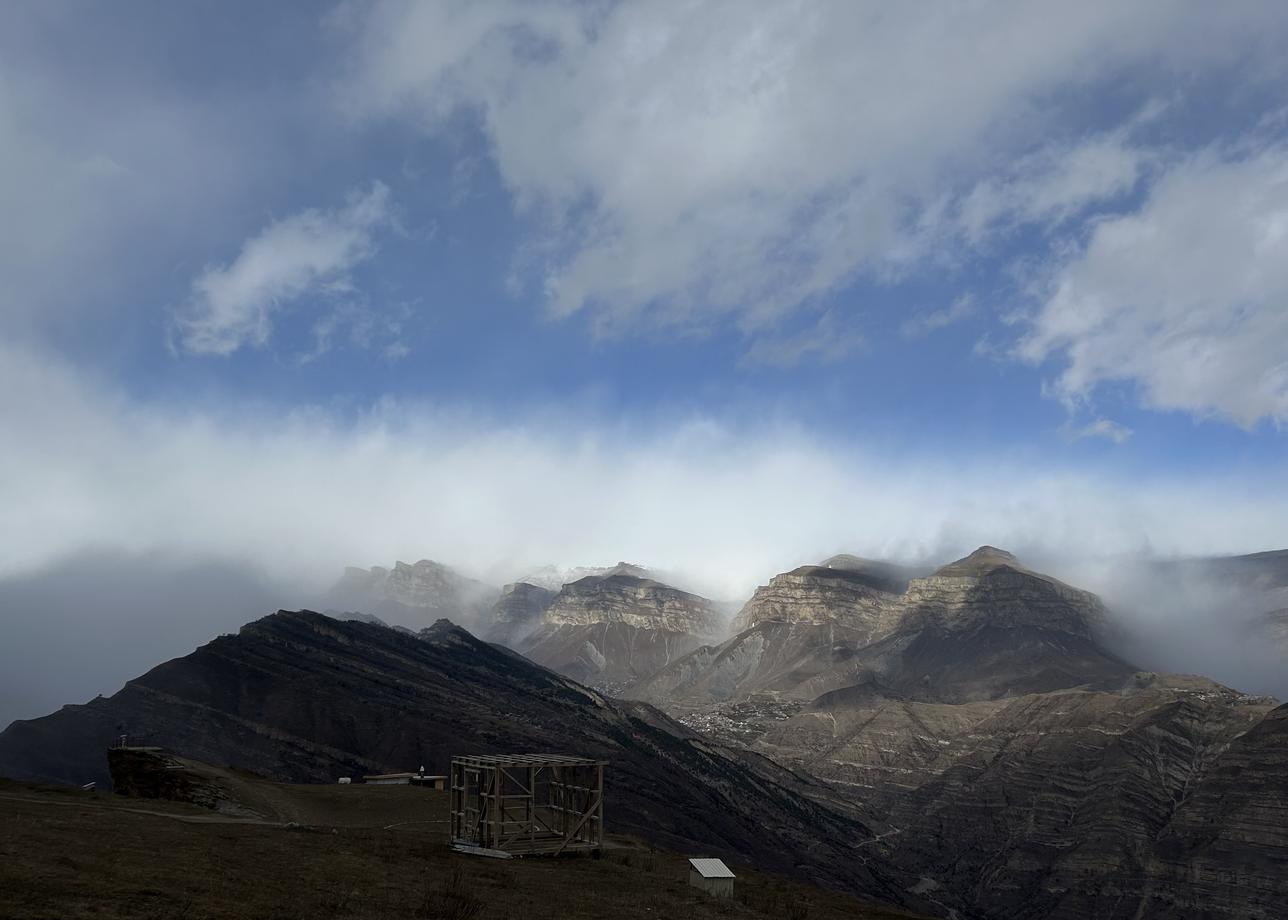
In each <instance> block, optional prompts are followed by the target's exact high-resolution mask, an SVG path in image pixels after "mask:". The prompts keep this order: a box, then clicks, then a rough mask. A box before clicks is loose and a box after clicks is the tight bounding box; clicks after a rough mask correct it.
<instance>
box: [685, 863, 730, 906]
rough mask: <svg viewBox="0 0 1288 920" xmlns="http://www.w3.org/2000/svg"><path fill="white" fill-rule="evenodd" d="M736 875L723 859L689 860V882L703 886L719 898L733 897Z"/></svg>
mask: <svg viewBox="0 0 1288 920" xmlns="http://www.w3.org/2000/svg"><path fill="white" fill-rule="evenodd" d="M734 878H735V876H734V874H733V873H732V872H730V871H729V867H728V866H726V865H725V864H724V860H722V859H714V858H707V859H704V858H698V859H690V860H689V884H690V885H692V886H693V887H694V888H701V889H702V890H703V891H705V892H706V893H707V894H709V895H714V896H715V897H717V898H732V897H733V880H734Z"/></svg>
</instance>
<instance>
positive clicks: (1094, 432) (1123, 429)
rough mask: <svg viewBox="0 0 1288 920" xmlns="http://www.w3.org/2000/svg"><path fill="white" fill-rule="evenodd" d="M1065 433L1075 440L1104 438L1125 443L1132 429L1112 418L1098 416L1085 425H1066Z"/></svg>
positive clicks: (1117, 442)
mask: <svg viewBox="0 0 1288 920" xmlns="http://www.w3.org/2000/svg"><path fill="white" fill-rule="evenodd" d="M1065 430H1066V433H1067V434H1068V436H1069V437H1070V438H1071V439H1073V440H1075V441H1081V440H1083V439H1085V438H1104V439H1105V440H1106V441H1112V442H1113V443H1115V444H1125V443H1127V441H1128V440H1129V439H1130V438H1131V436H1132V430H1131V429H1130V428H1128V427H1127V426H1126V425H1124V424H1122V423H1121V422H1115V421H1114V420H1113V419H1107V418H1098V419H1095V420H1094V421H1092V422H1089V423H1087V424H1086V425H1082V426H1080V427H1078V426H1070V427H1067V428H1066V429H1065Z"/></svg>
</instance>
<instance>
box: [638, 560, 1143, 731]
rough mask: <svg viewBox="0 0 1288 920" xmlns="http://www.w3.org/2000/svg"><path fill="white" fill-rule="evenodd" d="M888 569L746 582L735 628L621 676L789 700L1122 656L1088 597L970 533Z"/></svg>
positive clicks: (1073, 669)
mask: <svg viewBox="0 0 1288 920" xmlns="http://www.w3.org/2000/svg"><path fill="white" fill-rule="evenodd" d="M898 586H899V583H898V582H895V581H893V580H891V579H888V578H876V577H873V574H872V573H871V572H870V571H866V572H864V571H847V570H843V569H833V568H830V567H825V566H802V567H801V568H798V569H794V570H793V571H791V572H787V573H784V574H782V575H778V576H775V577H774V578H773V579H771V580H770V582H769V584H768V585H765V586H763V587H761V588H759V589H757V591H756V593H755V595H754V596H753V597H752V598H751V600H750V601H748V602H747V604H746V606H744V607H743V609H742V611H741V612H740V613H739V614H738V616H737V617H736V618H735V620H734V623H733V627H732V628H733V630H734V632H735V635H734V636H733V638H731V639H728V640H726V641H725V642H724V643H722V644H720V645H718V646H716V647H715V648H714V649H711V650H702V651H699V652H697V653H696V654H695V655H694V656H693V658H691V659H682V660H680V661H677V662H675V663H674V664H673V665H670V666H668V667H666V668H665V669H663V670H662V671H659V672H658V673H657V674H654V675H652V676H650V677H648V678H646V679H645V680H642V681H640V682H638V683H637V684H636V685H634V686H632V687H631V688H630V692H632V693H634V694H636V695H638V696H639V697H640V698H642V699H649V700H654V701H656V702H658V703H659V704H664V705H671V706H676V705H688V706H702V705H708V704H712V703H717V702H722V701H726V700H733V699H738V698H744V697H747V696H750V695H752V694H757V693H762V694H763V693H769V694H773V695H775V696H777V697H787V698H791V699H797V700H801V701H809V700H813V699H815V698H817V697H819V696H821V695H822V694H826V693H830V692H832V691H838V690H843V689H844V688H846V687H852V686H867V685H871V686H875V687H877V688H879V689H880V690H881V692H885V693H889V694H894V695H896V696H899V697H901V698H908V699H917V700H923V701H926V702H946V703H959V702H970V701H973V700H987V699H993V698H996V697H999V696H1006V695H1014V694H1018V693H1028V692H1041V691H1045V690H1052V689H1060V688H1064V687H1072V686H1079V685H1084V684H1086V685H1094V686H1099V687H1107V686H1111V685H1115V684H1116V683H1117V682H1121V680H1122V679H1123V678H1125V677H1126V676H1127V675H1128V674H1130V673H1131V672H1132V671H1133V670H1134V669H1133V668H1132V667H1131V666H1130V665H1128V664H1127V663H1125V662H1122V661H1120V660H1119V659H1118V658H1117V657H1116V656H1114V655H1113V654H1111V653H1110V652H1108V651H1106V650H1105V649H1104V647H1103V646H1102V645H1101V644H1099V642H1098V641H1097V636H1098V635H1099V634H1100V632H1102V631H1103V630H1104V629H1105V625H1106V624H1105V611H1104V607H1103V605H1102V604H1101V603H1100V600H1099V599H1098V598H1097V597H1096V596H1095V595H1094V594H1091V593H1089V592H1086V591H1081V590H1079V589H1077V588H1073V587H1070V586H1069V585H1066V584H1063V583H1062V582H1059V581H1057V580H1056V579H1054V578H1050V577H1049V576H1046V575H1042V574H1040V573H1037V572H1032V571H1030V570H1029V569H1027V568H1025V567H1024V566H1023V565H1021V564H1020V563H1019V562H1018V561H1017V560H1016V559H1015V558H1014V557H1013V556H1012V555H1011V554H1010V553H1007V552H1004V551H1002V550H998V549H995V548H993V547H981V548H980V549H978V550H976V551H975V552H974V553H972V554H971V555H969V556H967V557H965V558H963V559H960V560H958V561H957V562H954V563H952V564H950V565H947V566H944V567H943V568H941V569H939V570H937V571H935V572H933V573H931V574H929V575H927V576H925V577H921V578H910V579H909V580H908V581H907V582H906V583H903V590H902V592H901V593H897V592H896V591H894V590H893V589H894V588H895V587H898Z"/></svg>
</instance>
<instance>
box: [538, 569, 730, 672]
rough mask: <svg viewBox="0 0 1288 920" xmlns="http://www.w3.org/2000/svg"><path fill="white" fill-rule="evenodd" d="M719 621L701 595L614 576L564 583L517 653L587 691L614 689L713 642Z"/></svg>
mask: <svg viewBox="0 0 1288 920" xmlns="http://www.w3.org/2000/svg"><path fill="white" fill-rule="evenodd" d="M720 630H721V619H720V616H719V614H718V613H717V612H716V610H715V608H714V607H713V606H712V604H711V602H710V601H709V600H707V599H706V598H704V597H699V596H698V595H696V594H690V593H688V592H687V591H681V590H680V589H678V588H673V587H671V586H670V585H664V584H662V583H660V582H657V581H653V580H652V579H647V578H639V577H637V576H634V575H626V574H614V575H602V576H587V577H585V578H581V579H578V580H577V581H575V582H572V583H570V584H566V585H564V586H563V589H562V590H560V592H559V594H558V595H557V596H555V597H554V599H553V600H552V601H551V602H550V604H549V605H548V606H547V607H546V609H545V611H544V612H543V613H542V615H541V617H540V622H539V624H538V625H537V626H536V628H535V629H534V630H532V631H531V632H530V633H529V634H527V635H526V636H524V637H522V638H521V639H519V640H518V642H517V644H516V646H515V647H516V648H517V649H518V650H519V651H521V652H523V654H525V655H527V656H528V657H529V658H531V659H532V660H533V661H536V662H537V663H539V664H543V665H545V666H546V667H549V668H552V669H554V670H556V671H559V672H560V673H561V674H566V675H568V676H570V677H573V678H575V679H577V680H581V681H584V682H586V683H589V684H591V685H592V686H596V687H601V688H606V689H617V688H618V687H620V686H621V685H624V684H625V683H626V682H630V681H635V680H638V679H640V678H642V677H646V676H648V675H650V674H653V673H655V672H656V671H658V670H660V669H661V668H664V667H666V666H667V665H668V664H670V663H671V662H672V661H675V660H677V659H679V658H681V657H683V656H684V655H686V654H688V653H689V652H691V651H693V650H694V649H696V648H697V647H699V646H700V645H702V644H703V643H704V642H710V641H714V640H715V639H716V638H717V637H718V635H719V633H720Z"/></svg>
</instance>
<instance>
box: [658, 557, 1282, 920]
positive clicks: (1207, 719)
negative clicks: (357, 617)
mask: <svg viewBox="0 0 1288 920" xmlns="http://www.w3.org/2000/svg"><path fill="white" fill-rule="evenodd" d="M739 620H740V623H741V624H742V625H744V626H745V628H744V629H743V631H742V632H741V633H739V634H738V635H737V636H735V637H734V638H732V639H730V640H729V641H727V642H725V643H723V644H722V645H720V646H716V647H714V648H711V647H707V648H703V649H700V650H698V651H696V652H694V653H693V654H692V655H689V656H687V657H686V658H684V659H681V660H680V661H679V662H676V663H675V664H674V665H672V666H670V667H668V668H666V669H664V670H663V671H662V672H660V673H659V674H658V675H656V676H654V677H653V678H651V679H648V680H645V681H642V682H640V683H638V684H637V685H636V686H635V687H634V688H633V690H634V692H636V693H638V694H639V695H640V696H641V697H643V698H648V699H654V700H657V701H658V702H659V703H660V704H662V705H664V706H665V708H667V709H668V710H669V711H670V712H672V713H673V714H674V715H677V716H679V717H680V718H682V720H683V721H684V722H685V723H686V724H689V725H692V726H694V727H697V728H700V729H701V730H703V731H705V732H708V733H709V734H711V735H713V736H716V737H719V738H721V739H723V740H725V741H726V742H729V743H736V744H741V745H743V746H745V747H746V748H748V749H749V750H752V751H755V752H758V753H762V754H765V755H767V756H769V757H771V758H773V759H774V760H776V761H778V762H780V763H782V764H784V765H787V766H790V767H792V768H793V769H796V770H798V771H805V772H808V773H810V774H811V775H814V776H816V777H818V778H820V779H823V780H824V781H826V782H828V783H830V784H832V786H833V788H835V789H836V790H837V791H838V793H839V794H842V795H844V796H846V797H848V798H850V799H851V800H852V801H854V802H856V803H862V804H863V806H864V807H865V809H867V810H868V812H869V813H870V814H874V815H880V816H882V818H883V822H884V823H882V824H881V826H880V829H881V834H880V839H879V841H878V842H877V843H876V844H874V846H873V850H874V851H877V852H880V853H881V854H882V855H883V856H884V857H885V858H886V859H887V860H888V861H889V862H891V863H892V864H894V865H897V866H898V867H899V868H900V870H901V871H902V872H903V873H904V874H903V876H902V879H903V885H904V886H905V887H907V888H913V889H915V890H917V891H919V892H921V893H922V894H923V895H925V896H926V897H927V898H933V899H935V900H936V901H937V902H938V904H939V905H940V909H941V910H942V911H945V912H947V911H956V913H957V916H958V917H960V918H985V917H990V918H991V917H1008V918H1009V917H1014V918H1030V917H1032V918H1037V917H1044V918H1045V917H1059V918H1070V920H1071V918H1075V917H1090V916H1095V917H1110V918H1123V920H1126V918H1143V917H1152V916H1177V917H1179V916H1184V917H1190V916H1196V917H1218V916H1219V917H1230V918H1233V917H1243V916H1247V917H1254V918H1264V920H1269V918H1271V917H1275V916H1280V915H1281V914H1282V913H1283V911H1284V910H1285V908H1288V876H1285V874H1284V873H1283V871H1282V869H1283V860H1284V859H1285V856H1286V854H1285V850H1284V846H1285V840H1284V834H1283V833H1282V832H1280V830H1279V827H1280V826H1279V825H1278V824H1276V823H1275V821H1276V820H1277V819H1278V816H1280V815H1282V813H1283V810H1284V809H1285V808H1288V753H1285V751H1284V750H1283V749H1282V748H1280V749H1278V750H1276V749H1275V747H1274V744H1273V742H1272V740H1271V739H1282V733H1283V724H1282V723H1283V716H1282V714H1281V713H1280V712H1279V711H1278V710H1276V711H1275V712H1273V713H1272V712H1271V709H1272V707H1273V706H1274V702H1273V701H1271V700H1268V699H1265V698H1255V697H1249V696H1246V695H1244V694H1241V693H1238V692H1236V691H1233V690H1230V689H1229V688H1226V687H1223V686H1221V685H1219V684H1216V683H1214V682H1213V681H1210V680H1207V679H1205V678H1200V677H1186V676H1179V675H1157V674H1152V673H1148V672H1140V671H1137V670H1135V669H1134V668H1133V667H1132V666H1131V665H1129V664H1128V663H1126V662H1124V661H1122V660H1121V659H1119V658H1118V657H1117V656H1116V655H1114V654H1113V653H1112V652H1110V651H1108V650H1107V649H1106V648H1105V647H1104V645H1103V635H1104V633H1105V631H1106V629H1107V614H1106V612H1105V610H1104V608H1103V606H1102V605H1101V604H1100V602H1099V600H1098V599H1097V598H1096V597H1095V596H1094V595H1091V594H1089V593H1087V592H1084V591H1080V590H1078V589H1076V588H1072V587H1070V586H1068V585H1065V584H1063V583H1061V582H1059V581H1057V580H1055V579H1052V578H1050V577H1048V576H1045V575H1042V574H1040V573H1036V572H1033V571H1030V570H1029V569H1027V568H1025V567H1024V566H1023V565H1021V564H1020V563H1019V562H1018V561H1017V560H1015V559H1014V557H1012V556H1010V554H1008V553H1004V552H1002V551H1000V550H996V549H994V548H991V547H981V548H980V549H979V550H977V551H976V552H975V553H972V554H971V555H970V556H967V557H965V558H964V559H961V560H958V561H957V562H955V563H952V564H950V565H948V566H944V567H943V568H941V569H939V570H938V571H937V572H935V573H933V574H932V575H930V576H927V577H925V578H919V579H912V580H911V581H910V582H909V584H908V587H907V589H906V590H905V591H904V592H903V593H902V594H894V593H891V592H888V591H883V590H881V589H880V588H878V587H876V586H874V585H873V584H872V583H871V581H869V580H859V579H851V580H847V579H846V578H845V576H844V574H837V573H835V572H831V571H829V570H826V569H823V570H819V569H818V568H817V567H805V568H804V569H797V570H795V571H793V572H789V573H786V574H785V575H780V576H778V577H777V578H775V579H773V580H772V581H771V582H770V584H769V585H767V586H765V587H764V588H762V589H760V590H759V591H757V593H756V596H755V597H753V599H752V600H751V601H750V602H749V603H748V604H747V606H746V608H744V610H743V611H742V613H741V614H740V616H739ZM1240 770H1247V771H1249V774H1250V777H1251V779H1252V783H1251V786H1250V788H1248V789H1247V790H1239V791H1240V792H1241V793H1243V794H1242V795H1241V796H1237V797H1236V798H1235V799H1233V800H1232V804H1233V805H1234V806H1235V807H1233V808H1232V809H1231V811H1230V812H1229V813H1228V814H1227V813H1224V812H1223V811H1222V810H1221V807H1220V805H1219V804H1218V803H1219V802H1220V801H1221V797H1222V796H1232V795H1234V793H1235V790H1236V788H1237V787H1238V783H1237V780H1236V779H1235V777H1236V776H1237V775H1238V771H1240ZM1204 790H1208V791H1207V792H1204ZM1205 803H1206V804H1205ZM1263 816H1266V817H1263ZM1272 908H1273V909H1272ZM1138 911H1140V912H1139V913H1138Z"/></svg>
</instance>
